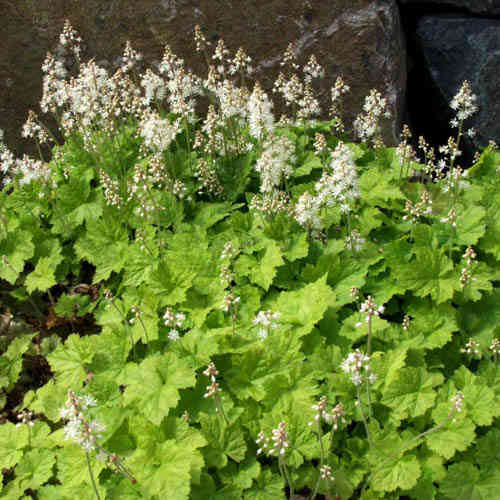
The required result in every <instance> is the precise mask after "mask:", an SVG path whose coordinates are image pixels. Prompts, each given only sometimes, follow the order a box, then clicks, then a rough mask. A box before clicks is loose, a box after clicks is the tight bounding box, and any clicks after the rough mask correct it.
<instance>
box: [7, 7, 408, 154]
mask: <svg viewBox="0 0 500 500" xmlns="http://www.w3.org/2000/svg"><path fill="white" fill-rule="evenodd" d="M4 4H5V5H4V9H5V10H4V12H3V14H4V15H3V16H1V19H0V81H1V82H2V83H3V84H2V85H1V86H0V128H2V129H4V130H5V132H6V139H7V143H8V145H9V146H10V147H11V148H12V149H13V150H15V151H17V152H18V153H22V152H24V151H27V150H28V148H29V147H28V145H27V143H26V142H25V141H23V140H22V139H21V138H20V137H19V131H20V127H21V126H22V124H23V123H24V121H25V119H26V117H27V112H28V109H30V108H32V109H34V110H35V111H38V102H39V100H40V97H41V88H42V74H41V70H40V67H41V64H42V62H43V60H44V58H45V55H46V52H47V51H49V50H52V49H53V48H54V47H55V45H56V43H57V39H58V35H59V33H60V32H61V30H62V27H63V24H64V20H65V19H66V18H68V19H69V20H70V22H71V23H72V25H73V26H74V28H76V29H77V30H78V31H79V33H80V35H81V36H82V38H83V40H84V41H85V43H86V46H85V49H86V50H85V54H84V56H86V57H88V58H91V57H92V58H95V60H96V62H97V63H99V64H104V65H107V67H108V69H110V70H114V69H116V65H117V62H118V61H119V59H120V55H121V54H122V51H123V48H124V45H125V42H126V41H127V40H130V41H131V42H132V45H133V47H134V48H135V49H136V50H139V51H140V52H142V53H143V54H144V60H145V62H147V63H158V62H159V61H160V59H161V56H162V52H163V47H164V45H165V44H166V43H168V44H170V46H171V48H172V50H173V51H174V52H175V53H176V54H177V55H178V56H180V57H182V58H184V60H185V62H186V65H187V67H189V68H191V69H192V70H193V71H194V72H195V73H196V74H198V75H200V76H203V77H206V74H207V67H206V64H205V61H204V59H203V57H201V56H200V55H199V54H196V53H195V50H194V49H195V43H194V40H193V28H194V26H195V24H199V25H200V26H201V27H202V30H203V31H204V33H205V34H206V35H207V36H208V37H209V39H211V40H212V41H216V40H217V39H218V38H223V39H224V41H225V42H226V45H227V46H228V47H229V48H230V49H231V51H232V53H233V54H234V53H235V52H236V50H237V49H238V48H239V47H240V46H241V47H243V48H244V49H245V50H246V51H247V53H248V54H249V55H250V56H251V57H252V59H253V61H254V66H256V67H257V71H256V72H255V74H254V75H253V76H254V78H255V80H259V81H260V82H261V84H262V85H263V87H264V88H265V89H266V90H268V91H269V90H270V89H271V88H272V84H273V82H274V80H275V79H276V77H277V76H278V73H279V70H280V66H279V62H280V58H281V56H282V54H283V52H284V51H285V49H286V47H287V45H288V43H289V42H294V44H295V45H296V46H297V48H298V51H299V63H300V64H301V66H303V65H304V64H305V63H306V62H307V59H308V58H309V56H310V55H311V54H315V55H316V57H317V60H318V62H319V63H320V64H321V65H323V67H324V69H325V72H326V74H325V78H324V79H323V81H322V82H321V85H320V89H319V90H320V92H321V105H322V109H323V110H325V112H324V113H323V115H324V116H322V117H321V118H323V119H326V118H328V116H327V115H328V113H327V110H328V109H329V106H330V88H331V87H332V86H333V84H334V82H335V79H336V78H337V76H338V75H339V74H341V75H342V76H343V78H344V81H345V82H346V83H347V84H348V85H350V87H351V93H350V94H349V96H348V97H347V99H346V101H345V116H346V120H345V121H346V125H347V126H350V125H351V124H352V120H353V119H354V118H355V115H356V114H357V113H359V111H360V110H361V106H362V104H363V102H364V98H365V96H366V95H368V93H369V91H370V89H372V88H377V89H378V90H379V91H381V92H382V94H383V95H384V96H385V97H387V99H388V102H389V104H390V107H391V111H392V113H393V119H392V120H391V121H390V122H388V124H387V126H386V129H385V134H384V136H385V139H386V141H387V142H388V143H391V144H393V143H395V142H396V140H397V137H398V134H399V129H400V125H401V121H402V115H403V112H404V101H405V88H406V51H405V43H404V36H403V33H402V29H401V24H400V19H399V11H398V7H397V5H396V1H395V0H339V1H337V0H336V1H335V2H327V1H321V2H316V1H312V2H311V1H310V2H308V1H306V0H269V1H267V2H258V1H256V0H196V1H195V0H141V1H140V2H137V1H132V0H109V1H106V2H102V1H101V0H86V1H85V2H68V1H66V0H38V1H37V2H36V9H35V7H34V5H35V2H4ZM250 83H252V82H250ZM280 111H281V110H280V109H279V107H278V109H275V113H276V115H277V117H279V116H280Z"/></svg>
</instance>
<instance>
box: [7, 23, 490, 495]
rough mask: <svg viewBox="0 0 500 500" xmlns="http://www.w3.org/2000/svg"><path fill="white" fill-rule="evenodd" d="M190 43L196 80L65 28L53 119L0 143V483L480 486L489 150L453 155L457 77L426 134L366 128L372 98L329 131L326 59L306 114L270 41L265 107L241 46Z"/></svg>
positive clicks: (324, 488)
mask: <svg viewBox="0 0 500 500" xmlns="http://www.w3.org/2000/svg"><path fill="white" fill-rule="evenodd" d="M195 40H196V43H197V50H198V51H199V52H200V54H201V55H203V56H204V57H206V60H207V64H208V69H209V72H208V76H207V78H206V79H205V80H203V79H201V78H200V77H197V76H195V75H193V74H192V73H190V72H189V70H187V69H186V68H185V67H184V64H183V61H182V60H180V59H178V58H177V57H176V56H175V55H174V54H173V53H172V52H171V50H170V49H169V47H168V46H167V47H166V49H165V54H164V57H163V60H162V62H161V64H160V66H159V67H158V68H156V69H155V71H153V70H151V69H147V70H145V71H143V72H139V71H138V68H139V65H140V56H139V54H137V53H136V52H135V51H134V50H133V48H132V47H131V45H129V44H127V47H126V49H125V52H124V55H123V58H122V61H123V63H122V66H121V68H120V69H119V70H118V71H117V72H116V73H115V74H113V75H109V74H107V72H106V71H105V70H104V69H103V68H100V67H99V66H97V65H96V64H95V62H94V61H93V60H90V61H87V62H84V61H83V60H82V54H81V50H80V39H79V37H78V34H77V33H76V32H75V31H74V30H73V28H72V27H71V26H70V24H69V23H67V24H66V26H65V28H64V31H63V33H62V35H61V37H60V43H59V46H58V48H57V51H56V54H57V56H53V55H51V54H49V55H48V56H47V58H46V60H45V63H44V66H43V71H44V75H45V76H44V93H43V98H42V101H41V109H42V111H43V112H44V113H52V114H53V115H54V116H55V118H56V120H57V122H58V124H59V131H57V132H54V131H51V130H49V129H48V128H47V127H46V126H45V125H44V124H43V119H40V118H38V117H37V116H36V115H35V113H30V115H29V117H28V121H27V122H26V125H25V127H24V129H23V134H24V135H25V136H27V137H32V138H33V139H34V140H35V141H36V143H37V144H38V145H39V146H40V148H39V151H40V158H39V159H33V158H28V157H24V158H22V159H18V158H15V157H14V155H13V154H12V153H11V152H10V151H9V150H8V149H7V148H6V147H5V146H2V149H1V163H0V169H1V171H2V172H3V174H4V178H3V187H2V190H1V192H0V255H1V259H2V261H1V267H0V279H1V280H2V281H1V285H2V287H1V288H2V304H3V312H4V316H3V317H4V321H3V322H2V325H1V329H2V330H1V333H2V335H1V337H0V339H1V348H0V349H1V350H0V352H1V353H2V354H1V356H0V388H1V393H0V407H1V408H3V410H2V425H0V463H1V464H2V475H3V482H2V483H1V488H2V490H1V495H2V498H5V499H18V498H37V499H40V500H48V499H74V498H81V499H86V498H89V499H91V498H97V499H105V498H106V499H134V498H138V499H139V498H140V499H165V498H168V499H169V500H170V499H171V500H183V499H188V498H191V499H193V500H197V499H200V500H201V499H203V500H206V499H220V500H222V499H231V500H232V499H236V498H243V499H247V500H270V499H280V498H283V499H284V498H290V497H292V496H293V495H294V494H300V495H301V497H303V498H311V499H313V498H316V499H320V498H330V499H334V498H335V499H342V500H347V499H350V498H352V499H357V498H363V499H382V498H384V499H397V498H409V499H422V500H424V499H425V500H428V499H443V500H444V499H467V500H471V499H474V500H475V499H484V498H495V497H496V496H497V495H498V491H500V458H499V457H500V450H499V446H500V445H499V442H500V428H499V419H498V417H499V416H500V401H499V397H500V382H499V378H498V376H497V374H498V355H499V353H500V342H499V340H498V333H499V319H500V315H499V312H500V309H499V298H500V292H499V291H498V287H497V286H496V285H497V284H498V281H499V279H500V243H499V241H500V222H499V220H498V217H497V214H498V213H499V212H500V190H499V172H498V169H499V165H500V152H499V151H498V150H497V149H496V148H495V145H494V144H493V143H492V144H490V146H489V147H488V148H486V149H485V150H484V151H482V152H480V153H478V154H477V155H476V157H475V159H474V164H473V165H472V167H471V168H470V169H468V170H465V169H463V168H461V167H460V166H459V164H460V142H461V140H463V137H464V135H465V134H472V133H473V131H471V130H467V119H468V118H469V117H470V115H471V114H472V113H473V112H474V111H475V110H476V107H477V104H476V102H475V97H474V95H473V94H472V93H471V91H470V88H469V86H468V84H467V82H465V83H464V85H463V86H462V88H461V89H457V95H456V96H455V98H454V99H453V101H452V102H451V106H452V108H453V110H454V111H455V112H456V118H455V119H454V120H453V122H452V125H453V126H454V127H455V128H456V130H457V134H456V137H454V138H450V140H449V142H448V144H447V145H445V146H443V147H442V148H441V150H440V151H437V152H434V151H433V150H432V148H431V147H430V146H429V145H428V144H427V143H426V142H425V140H424V139H422V138H420V139H419V141H418V146H417V147H416V148H413V147H412V145H411V144H412V143H411V134H410V131H409V130H408V129H407V128H406V127H405V129H404V131H403V134H402V140H401V144H400V145H399V147H397V148H389V147H385V146H384V144H383V142H382V138H381V124H382V123H383V120H384V119H386V118H388V117H389V113H388V111H387V103H386V102H385V100H384V98H383V96H382V95H381V94H380V93H379V92H377V91H375V90H374V91H372V92H371V94H370V95H369V96H368V97H367V99H366V103H365V106H364V108H363V110H362V111H361V113H360V115H359V116H358V118H357V119H356V121H355V123H354V130H355V132H356V137H354V138H349V137H347V135H346V134H345V132H344V125H343V122H342V112H341V111H342V106H341V103H342V96H343V95H344V94H345V93H346V92H348V90H349V89H348V87H347V85H346V84H345V83H344V82H343V81H342V79H341V78H340V77H339V78H338V79H337V82H336V84H335V86H334V87H333V88H332V90H331V97H332V106H331V110H330V115H331V120H330V121H317V120H314V117H315V116H318V115H319V112H320V110H319V105H318V102H317V100H316V98H315V97H314V84H315V81H316V79H317V78H319V77H321V76H322V68H321V66H320V65H319V64H318V62H317V61H316V59H315V58H314V57H313V56H311V58H310V59H309V60H308V62H307V63H306V65H305V66H303V67H302V68H300V67H299V65H298V62H297V60H296V58H295V54H294V51H293V47H292V46H290V47H289V48H288V49H287V51H286V53H285V55H284V57H283V68H284V73H283V74H282V75H281V76H280V77H279V78H278V80H277V81H276V84H275V88H274V91H275V94H276V95H277V97H279V98H281V99H282V100H283V102H284V103H285V104H286V105H288V106H289V109H290V113H291V114H290V117H282V118H281V119H280V120H279V121H276V120H275V117H274V116H273V113H272V106H273V105H272V101H271V99H270V98H269V97H268V96H267V95H266V93H265V92H264V91H263V90H262V88H261V87H260V86H259V84H258V83H256V84H255V85H254V87H253V90H252V91H250V90H248V89H247V87H246V83H245V82H246V78H248V75H249V74H250V73H251V67H250V64H251V61H250V60H249V58H248V57H247V56H246V54H245V53H244V51H243V49H240V50H239V51H238V52H237V53H236V55H235V56H234V57H232V56H231V55H230V52H229V50H228V49H227V48H226V47H225V46H224V43H223V41H222V40H221V41H219V42H218V44H217V46H216V47H215V50H214V51H213V52H212V48H210V46H209V45H210V44H209V42H208V41H207V40H205V38H204V36H203V33H202V32H201V30H200V29H199V28H198V27H197V28H196V29H195ZM238 84H239V85H238ZM198 96H199V97H202V96H203V97H204V98H207V99H208V100H209V105H208V112H207V114H206V116H205V118H204V119H200V118H198V117H197V116H196V108H195V106H196V101H195V98H196V97H198ZM47 145H48V146H50V157H49V156H48V155H47V151H48V149H47Z"/></svg>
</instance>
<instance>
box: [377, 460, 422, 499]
mask: <svg viewBox="0 0 500 500" xmlns="http://www.w3.org/2000/svg"><path fill="white" fill-rule="evenodd" d="M421 472H422V471H421V468H420V463H419V461H418V460H417V458H416V457H415V456H413V455H405V456H403V457H401V458H399V459H398V460H397V461H396V462H394V461H391V462H390V463H388V464H387V465H384V466H381V467H380V469H379V470H378V471H377V472H376V473H375V474H374V475H373V477H372V480H371V484H372V486H373V489H374V490H376V491H394V490H396V489H397V488H401V489H405V490H408V489H410V488H413V487H414V486H415V485H416V484H417V480H418V478H419V477H420V474H421Z"/></svg>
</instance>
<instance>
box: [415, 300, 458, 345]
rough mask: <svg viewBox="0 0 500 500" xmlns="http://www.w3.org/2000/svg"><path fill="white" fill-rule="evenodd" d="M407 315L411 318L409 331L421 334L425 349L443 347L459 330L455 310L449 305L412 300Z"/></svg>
mask: <svg viewBox="0 0 500 500" xmlns="http://www.w3.org/2000/svg"><path fill="white" fill-rule="evenodd" d="M407 314H408V315H409V316H411V317H412V320H411V330H410V331H415V332H419V333H423V334H424V337H425V341H424V344H423V347H424V348H425V349H435V348H438V347H443V346H444V345H445V344H446V343H447V342H449V341H450V340H451V338H452V336H453V333H454V332H456V331H458V330H459V326H458V324H457V320H456V315H457V310H456V308H454V307H453V306H452V305H451V304H436V303H435V302H434V301H432V300H431V299H429V298H425V299H417V298H416V299H414V300H412V301H411V302H410V304H409V306H408V312H407Z"/></svg>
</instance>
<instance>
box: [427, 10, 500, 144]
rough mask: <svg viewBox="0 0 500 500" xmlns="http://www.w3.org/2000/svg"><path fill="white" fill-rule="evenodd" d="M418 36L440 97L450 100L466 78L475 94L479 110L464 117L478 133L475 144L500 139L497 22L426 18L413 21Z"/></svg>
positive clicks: (499, 24) (499, 25)
mask: <svg viewBox="0 0 500 500" xmlns="http://www.w3.org/2000/svg"><path fill="white" fill-rule="evenodd" d="M417 40H418V43H419V44H420V46H421V49H422V52H423V55H424V58H425V61H426V64H427V66H428V68H429V71H430V74H431V77H432V80H433V83H434V85H435V86H436V87H437V89H438V90H439V92H440V94H441V97H442V99H444V100H445V101H446V102H447V103H449V102H450V101H451V99H452V98H453V96H454V95H455V94H456V93H457V91H458V90H459V88H460V87H461V85H462V83H463V81H464V80H468V81H469V83H470V86H471V88H472V91H473V92H474V93H475V94H476V95H477V97H478V105H479V111H478V113H476V114H475V115H474V116H473V117H472V118H470V120H468V121H467V126H473V127H474V128H475V129H476V131H477V135H476V137H475V138H474V139H473V141H472V143H473V147H474V148H475V149H476V148H477V147H478V146H486V145H487V144H488V142H489V140H490V139H493V140H495V141H500V122H499V121H498V116H500V80H499V77H498V67H499V66H498V65H499V63H500V20H495V19H482V18H471V17H464V16H455V15H448V16H446V15H439V16H425V17H422V18H421V19H420V20H419V22H418V24H417ZM433 118H434V119H437V120H440V119H443V117H442V116H435V117H433ZM444 118H445V119H449V118H450V117H444Z"/></svg>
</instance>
